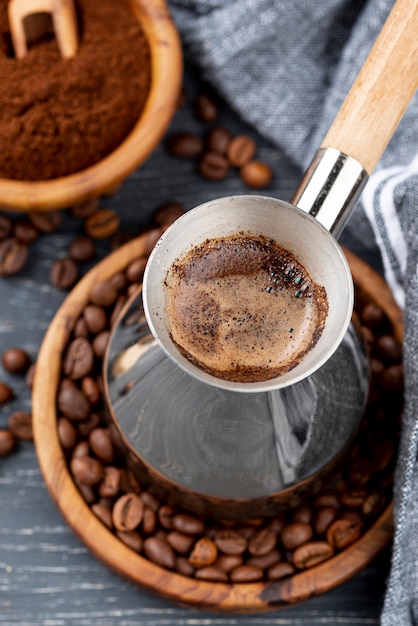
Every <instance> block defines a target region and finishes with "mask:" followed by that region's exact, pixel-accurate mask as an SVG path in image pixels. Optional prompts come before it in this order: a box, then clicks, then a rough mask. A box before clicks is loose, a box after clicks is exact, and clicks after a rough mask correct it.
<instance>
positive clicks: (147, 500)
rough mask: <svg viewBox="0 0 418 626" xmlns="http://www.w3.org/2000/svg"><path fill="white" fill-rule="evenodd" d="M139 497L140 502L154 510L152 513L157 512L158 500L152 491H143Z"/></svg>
mask: <svg viewBox="0 0 418 626" xmlns="http://www.w3.org/2000/svg"><path fill="white" fill-rule="evenodd" d="M140 497H141V500H142V502H143V503H144V504H145V506H146V507H147V508H148V509H151V510H152V511H154V513H157V511H158V509H159V507H160V502H159V500H157V498H156V497H155V496H153V495H152V493H150V492H149V491H143V492H142V493H141V496H140Z"/></svg>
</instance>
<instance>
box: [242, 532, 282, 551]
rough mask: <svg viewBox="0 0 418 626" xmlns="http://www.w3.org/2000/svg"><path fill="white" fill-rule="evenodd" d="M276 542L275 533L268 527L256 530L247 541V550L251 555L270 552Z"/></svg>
mask: <svg viewBox="0 0 418 626" xmlns="http://www.w3.org/2000/svg"><path fill="white" fill-rule="evenodd" d="M276 542H277V535H276V533H274V532H273V531H272V530H270V529H269V528H262V529H260V530H257V531H256V532H255V533H254V534H253V535H252V537H251V539H250V540H249V542H248V551H249V553H250V554H252V555H253V556H261V555H263V554H267V553H268V552H271V550H273V548H274V547H275V545H276Z"/></svg>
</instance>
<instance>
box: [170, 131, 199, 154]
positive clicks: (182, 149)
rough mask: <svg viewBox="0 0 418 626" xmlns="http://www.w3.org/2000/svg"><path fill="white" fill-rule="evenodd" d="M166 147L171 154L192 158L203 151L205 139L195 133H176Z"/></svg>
mask: <svg viewBox="0 0 418 626" xmlns="http://www.w3.org/2000/svg"><path fill="white" fill-rule="evenodd" d="M166 148H167V151H168V152H169V153H170V154H174V155H175V156H178V157H183V158H187V159H190V158H193V157H197V156H198V155H199V154H200V153H201V152H202V150H203V141H202V139H201V137H199V135H196V134H195V133H188V132H183V133H175V134H174V135H171V137H169V138H168V140H167V143H166Z"/></svg>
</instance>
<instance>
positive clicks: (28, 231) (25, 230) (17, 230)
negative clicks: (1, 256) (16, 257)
mask: <svg viewBox="0 0 418 626" xmlns="http://www.w3.org/2000/svg"><path fill="white" fill-rule="evenodd" d="M13 235H14V236H15V237H16V239H18V240H19V241H21V242H22V243H25V244H28V245H29V244H31V243H33V242H34V241H36V240H37V239H38V237H39V231H38V230H37V229H36V228H35V226H34V225H33V224H31V223H30V222H29V220H18V221H17V222H16V224H15V225H14V229H13Z"/></svg>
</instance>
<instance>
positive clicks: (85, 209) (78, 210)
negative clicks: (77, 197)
mask: <svg viewBox="0 0 418 626" xmlns="http://www.w3.org/2000/svg"><path fill="white" fill-rule="evenodd" d="M99 206H100V198H99V197H97V196H96V197H95V198H90V199H89V200H84V201H83V202H79V203H78V204H74V205H73V206H72V207H71V208H70V212H71V214H72V215H73V216H74V217H78V218H82V219H84V218H86V217H88V216H89V215H91V214H92V213H95V212H96V211H97V209H98V208H99Z"/></svg>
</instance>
